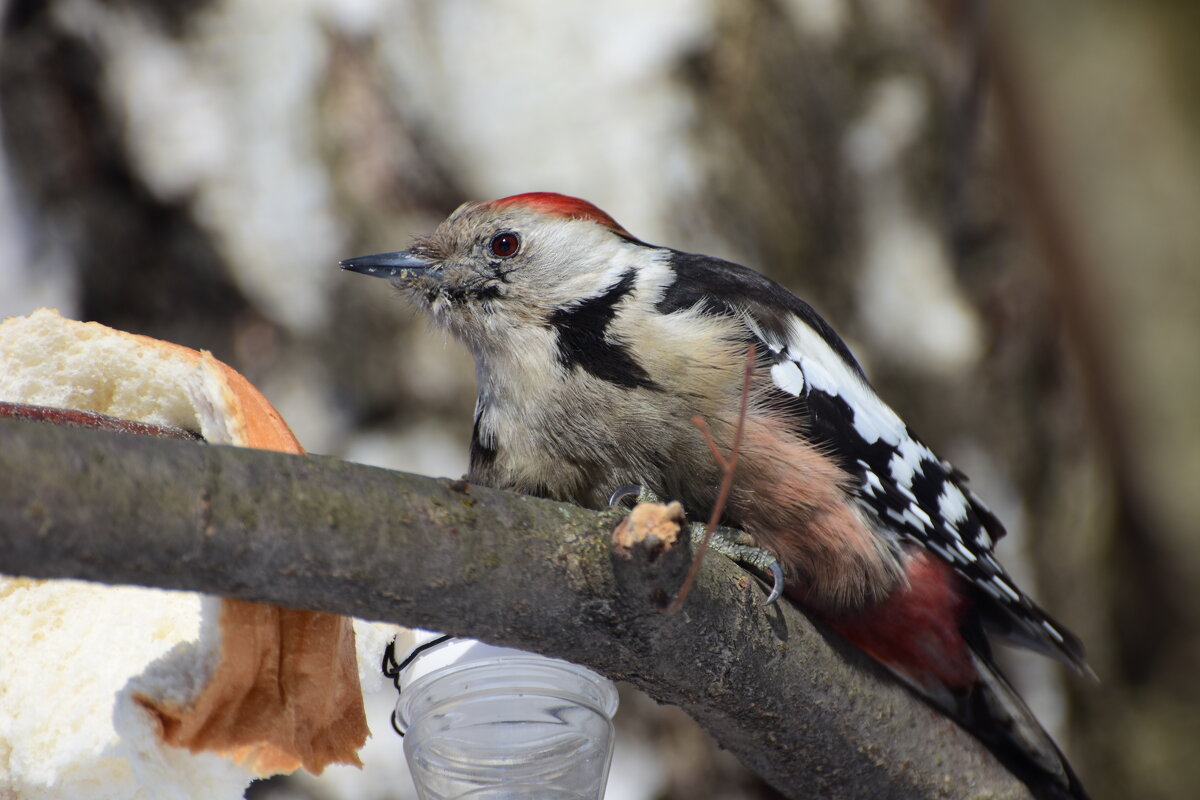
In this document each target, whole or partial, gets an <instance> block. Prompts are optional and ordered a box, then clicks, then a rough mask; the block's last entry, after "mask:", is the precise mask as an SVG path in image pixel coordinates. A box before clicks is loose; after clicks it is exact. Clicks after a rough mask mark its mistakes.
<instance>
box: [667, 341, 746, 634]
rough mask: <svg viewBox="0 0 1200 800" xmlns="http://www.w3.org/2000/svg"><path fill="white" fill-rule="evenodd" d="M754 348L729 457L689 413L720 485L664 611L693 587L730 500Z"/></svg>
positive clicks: (679, 603)
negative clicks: (700, 537)
mask: <svg viewBox="0 0 1200 800" xmlns="http://www.w3.org/2000/svg"><path fill="white" fill-rule="evenodd" d="M757 352H758V351H757V348H756V347H755V346H754V345H753V344H751V345H750V346H749V347H748V348H747V349H746V368H745V370H744V371H743V373H742V397H741V403H740V404H739V406H738V419H737V427H736V428H734V431H733V446H732V447H731V448H730V450H729V458H725V457H724V456H722V455H721V451H720V449H718V447H717V443H716V441H715V440H714V439H713V437H712V433H710V432H709V430H708V424H707V423H706V422H705V421H704V418H703V417H699V416H696V417H692V424H693V425H695V426H696V428H697V429H699V431H700V433H701V434H703V435H704V441H705V442H707V443H708V449H709V450H710V451H711V452H712V455H713V460H714V461H716V462H717V466H718V467H720V468H721V487H720V489H719V490H718V491H717V500H716V502H715V503H713V507H712V513H711V514H709V516H708V526H707V527H706V528H705V529H704V539H703V540H702V541H701V542H700V546H699V547H697V548H696V555H695V556H693V558H692V566H691V567H690V568H689V569H688V573H687V575H686V576H685V577H684V579H683V584H682V585H681V586H680V587H679V592H678V593H677V594H676V595H675V598H674V599H673V600H672V601H671V604H670V605H668V606H667V608H666V613H667V614H674V613H675V612H676V611H678V610H679V609H680V607H682V606H683V602H684V601H685V600H686V599H687V596H688V593H689V592H690V591H691V590H692V584H693V583H695V581H696V575H697V573H699V572H700V565H701V564H703V563H704V556H705V554H706V553H707V552H708V543H709V542H710V541H712V537H713V532H714V531H715V530H716V529H717V523H719V522H720V520H721V515H722V514H724V513H725V504H726V503H728V502H729V493H730V492H731V491H733V472H734V470H735V469H736V468H737V462H738V455H739V454H740V453H741V450H742V432H743V430H744V429H745V427H746V412H747V410H748V409H749V407H750V380H751V378H753V377H754V360H755V356H756V355H757Z"/></svg>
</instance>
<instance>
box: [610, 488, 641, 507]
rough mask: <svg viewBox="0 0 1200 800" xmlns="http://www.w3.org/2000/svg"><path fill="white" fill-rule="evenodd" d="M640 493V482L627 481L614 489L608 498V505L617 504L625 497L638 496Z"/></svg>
mask: <svg viewBox="0 0 1200 800" xmlns="http://www.w3.org/2000/svg"><path fill="white" fill-rule="evenodd" d="M641 495H642V485H641V484H640V483H627V484H625V485H624V486H618V487H617V488H616V491H614V492H613V493H612V495H610V496H609V498H608V507H609V508H612V507H613V506H619V505H621V503H622V502H623V501H624V500H625V498H627V497H633V498H635V499H636V498H639V497H641Z"/></svg>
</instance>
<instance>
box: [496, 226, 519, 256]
mask: <svg viewBox="0 0 1200 800" xmlns="http://www.w3.org/2000/svg"><path fill="white" fill-rule="evenodd" d="M520 247H521V239H520V237H519V236H517V235H516V234H515V233H512V232H511V231H510V232H507V233H497V234H496V235H495V236H493V237H492V255H495V256H499V257H500V258H508V257H509V256H515V255H516V254H517V250H518V249H519V248H520Z"/></svg>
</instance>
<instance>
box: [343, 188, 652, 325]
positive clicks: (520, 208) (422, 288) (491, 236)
mask: <svg viewBox="0 0 1200 800" xmlns="http://www.w3.org/2000/svg"><path fill="white" fill-rule="evenodd" d="M654 252H655V250H654V249H653V248H648V247H647V246H646V245H645V244H643V243H642V242H639V241H638V240H637V239H635V238H634V237H633V236H631V235H630V234H629V233H628V232H627V231H626V230H625V229H624V228H622V227H621V226H620V225H618V224H617V222H616V221H615V220H614V219H613V218H612V217H610V216H609V215H608V214H606V213H604V212H603V211H601V210H600V209H599V208H597V207H596V206H594V205H592V204H591V203H589V202H587V201H586V200H580V199H577V198H574V197H567V196H565V195H560V194H553V193H549V192H533V193H528V194H520V195H515V196H513V197H505V198H502V199H500V200H493V201H492V202H489V203H466V204H464V205H462V206H460V207H459V208H458V210H457V211H455V212H454V213H453V214H451V215H450V216H449V217H448V218H447V219H446V220H445V221H444V222H442V223H441V224H440V225H439V226H438V228H437V230H435V231H434V232H433V233H431V234H429V235H427V236H421V237H418V238H417V239H416V240H415V241H414V243H413V245H412V247H410V248H409V249H408V250H402V251H399V252H395V253H381V254H378V255H371V256H361V257H359V258H351V259H347V260H345V261H343V262H341V266H342V268H343V269H348V270H352V271H354V272H361V273H363V274H366V275H374V276H376V277H380V278H387V279H389V280H390V281H391V282H392V284H393V285H395V286H396V287H397V288H399V289H400V290H401V291H403V292H404V293H406V294H408V295H409V296H411V297H412V298H413V299H414V300H415V301H416V302H417V303H418V304H420V305H422V306H424V307H425V308H426V309H428V311H429V312H430V313H431V314H432V316H433V317H434V319H435V320H436V321H437V322H438V323H439V324H441V325H444V326H445V327H447V328H449V329H450V330H451V331H452V332H454V333H455V334H456V335H458V336H459V337H460V338H462V339H464V340H465V341H467V342H468V343H469V344H475V343H477V342H478V341H479V340H480V339H481V338H487V337H492V336H495V335H497V334H498V333H502V330H501V329H502V328H504V327H510V328H511V327H515V326H518V325H529V324H534V325H539V326H540V325H544V324H545V323H546V321H547V320H548V319H550V318H551V317H552V316H553V315H554V314H555V313H556V311H557V312H561V310H562V309H569V308H571V307H573V306H575V305H578V304H579V303H582V302H586V301H587V300H588V299H590V298H594V297H597V296H600V295H603V294H604V293H606V292H608V291H610V290H611V289H612V287H613V286H614V285H616V284H618V283H619V282H620V281H621V280H622V278H623V276H625V275H627V274H628V273H629V271H630V270H631V269H632V270H635V271H636V270H637V269H638V268H639V267H641V266H643V265H645V264H647V263H648V262H652V261H653V260H654V257H653V253H654Z"/></svg>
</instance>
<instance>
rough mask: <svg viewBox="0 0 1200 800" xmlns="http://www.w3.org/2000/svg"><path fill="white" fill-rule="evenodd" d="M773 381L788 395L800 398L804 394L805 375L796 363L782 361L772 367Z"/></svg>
mask: <svg viewBox="0 0 1200 800" xmlns="http://www.w3.org/2000/svg"><path fill="white" fill-rule="evenodd" d="M771 380H773V381H774V382H775V385H776V386H778V387H779V388H780V389H783V390H784V391H785V392H787V393H788V394H791V395H795V396H796V397H799V396H800V395H802V394H803V393H804V373H803V372H801V371H800V367H798V366H796V362H795V361H780V362H779V363H778V364H776V365H775V366H773V367H771Z"/></svg>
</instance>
